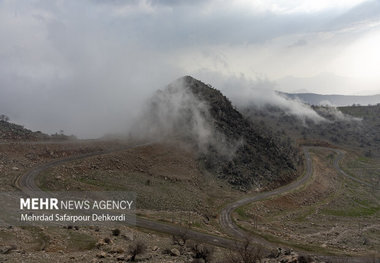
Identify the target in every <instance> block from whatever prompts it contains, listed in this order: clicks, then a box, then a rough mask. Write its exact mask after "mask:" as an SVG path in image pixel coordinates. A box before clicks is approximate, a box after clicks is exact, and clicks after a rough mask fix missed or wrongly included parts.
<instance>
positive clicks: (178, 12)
mask: <svg viewBox="0 0 380 263" xmlns="http://www.w3.org/2000/svg"><path fill="white" fill-rule="evenodd" d="M379 46H380V0H376V1H365V0H278V1H275V0H245V1H244V0H241V1H239V0H236V1H227V0H225V1H224V0H219V1H218V0H209V1H207V0H199V1H194V0H193V1H190V0H189V1H184V0H182V1H179V0H177V1H176V0H151V1H148V0H145V1H144V0H142V1H137V0H135V1H133V0H132V1H123V0H93V1H90V0H87V1H86V0H81V1H78V0H66V1H63V0H45V1H43V0H0V113H4V114H7V115H9V116H10V117H11V119H12V120H14V121H16V122H18V123H21V124H24V125H25V126H26V127H29V128H31V129H33V130H42V131H45V132H48V133H52V132H55V131H59V130H60V129H64V130H65V131H66V132H67V133H74V134H76V135H79V136H80V137H94V136H99V135H101V134H102V133H104V132H109V131H120V130H122V129H123V128H125V127H127V126H128V125H129V123H131V121H132V119H133V116H134V114H135V113H136V111H137V109H138V108H139V107H140V105H141V104H142V102H143V101H144V99H146V98H147V96H149V94H151V93H152V91H154V90H156V89H159V88H162V87H163V86H164V85H166V84H168V83H169V82H171V81H172V80H174V79H176V78H178V77H180V76H182V75H192V76H194V77H196V78H198V79H200V80H202V81H204V82H206V83H210V84H212V85H214V86H216V84H218V85H220V87H218V86H216V88H220V89H222V90H226V92H227V93H230V94H231V93H233V92H238V91H239V88H238V86H239V82H241V83H242V85H247V83H248V85H249V84H252V85H253V86H254V85H260V83H264V87H268V88H272V89H277V90H282V91H289V92H300V91H302V92H307V91H309V92H319V93H325V94H326V93H327V94H332V93H340V94H375V93H380V74H379V69H380V48H379ZM231 79H232V80H233V81H231ZM223 83H224V84H223ZM228 83H234V85H230V86H229V84H228Z"/></svg>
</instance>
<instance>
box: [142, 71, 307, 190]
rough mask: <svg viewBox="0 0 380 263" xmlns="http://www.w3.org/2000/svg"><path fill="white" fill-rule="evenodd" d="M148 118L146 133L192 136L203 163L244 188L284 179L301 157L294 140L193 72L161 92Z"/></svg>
mask: <svg viewBox="0 0 380 263" xmlns="http://www.w3.org/2000/svg"><path fill="white" fill-rule="evenodd" d="M143 119H144V120H145V121H142V123H146V124H147V125H145V126H144V125H140V128H139V131H140V133H139V134H140V135H141V131H145V133H148V135H149V136H151V138H158V137H160V136H162V137H165V138H168V137H175V138H177V139H178V138H179V139H180V140H181V141H185V142H187V144H189V145H192V146H193V147H194V148H196V149H197V150H198V160H199V163H200V164H201V166H202V167H203V168H205V169H206V170H208V171H209V172H211V173H212V174H216V175H217V176H218V177H219V178H222V179H225V180H227V181H228V182H229V183H230V184H232V185H234V186H235V187H236V188H239V189H241V190H248V189H251V188H258V189H260V190H261V189H263V188H268V187H275V186H278V185H281V184H283V183H285V182H287V181H289V180H291V179H292V178H293V177H294V176H295V174H296V168H297V165H298V164H299V162H300V159H299V155H298V151H297V150H296V149H294V148H293V147H292V146H291V144H290V142H289V141H288V140H282V139H280V138H275V137H274V136H273V135H272V133H271V131H270V130H267V129H266V128H265V127H263V126H262V124H259V123H252V122H250V121H249V120H248V119H246V118H244V117H243V115H242V114H241V113H240V112H239V111H237V110H236V109H235V108H234V107H233V105H232V104H231V102H230V101H229V100H228V98H226V97H225V96H224V95H223V94H222V93H221V92H220V91H218V90H217V89H214V88H212V87H211V86H210V85H206V84H204V83H203V82H201V81H199V80H196V79H194V78H192V77H190V76H186V77H183V78H180V79H178V80H176V81H175V82H173V83H172V84H170V85H169V86H168V87H167V88H166V89H164V90H162V91H159V92H157V93H156V94H155V96H154V97H153V98H152V100H151V103H150V106H149V107H148V109H147V111H146V113H145V116H144V118H143ZM140 124H141V123H140ZM142 127H144V128H142ZM147 130H148V131H147Z"/></svg>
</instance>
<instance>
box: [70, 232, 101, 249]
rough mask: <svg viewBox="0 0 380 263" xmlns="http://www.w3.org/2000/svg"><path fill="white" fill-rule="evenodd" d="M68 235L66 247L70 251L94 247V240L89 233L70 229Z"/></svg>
mask: <svg viewBox="0 0 380 263" xmlns="http://www.w3.org/2000/svg"><path fill="white" fill-rule="evenodd" d="M68 235H69V236H68V242H69V243H68V247H67V248H68V250H70V251H84V250H90V249H93V248H95V244H96V240H95V238H94V237H92V236H90V235H87V234H84V233H79V232H74V231H70V232H69V233H68Z"/></svg>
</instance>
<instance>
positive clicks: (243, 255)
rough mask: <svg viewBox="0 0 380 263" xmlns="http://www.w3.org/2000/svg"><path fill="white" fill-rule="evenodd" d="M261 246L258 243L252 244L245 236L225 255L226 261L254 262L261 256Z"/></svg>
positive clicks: (228, 262)
mask: <svg viewBox="0 0 380 263" xmlns="http://www.w3.org/2000/svg"><path fill="white" fill-rule="evenodd" d="M263 253H264V251H263V248H262V247H261V246H260V245H256V246H253V244H252V241H251V240H250V239H248V238H246V239H245V240H244V241H243V242H242V243H237V244H236V245H235V249H234V250H233V251H230V252H229V254H228V255H227V256H226V262H227V263H256V262H261V259H262V258H263Z"/></svg>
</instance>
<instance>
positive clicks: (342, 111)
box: [241, 105, 380, 156]
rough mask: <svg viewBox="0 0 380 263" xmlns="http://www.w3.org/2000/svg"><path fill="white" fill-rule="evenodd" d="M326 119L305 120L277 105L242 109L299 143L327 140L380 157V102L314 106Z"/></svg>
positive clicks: (256, 120)
mask: <svg viewBox="0 0 380 263" xmlns="http://www.w3.org/2000/svg"><path fill="white" fill-rule="evenodd" d="M312 109H313V110H314V111H315V112H317V113H318V114H319V115H320V116H322V117H323V118H324V121H312V120H309V119H306V120H302V119H299V118H297V117H295V116H292V115H289V114H287V113H285V112H284V111H282V110H281V109H280V108H276V107H273V106H271V107H266V108H256V107H246V108H244V109H243V108H242V109H241V111H242V112H243V113H244V115H245V116H246V117H247V118H249V119H250V120H251V121H252V122H255V123H260V122H262V123H264V124H265V125H267V126H268V127H270V128H271V129H272V130H273V131H275V132H276V133H278V134H286V135H289V136H290V137H291V138H293V139H295V140H298V141H299V142H302V143H303V142H307V143H310V142H315V141H319V142H321V141H323V142H325V143H329V144H333V145H338V146H341V147H344V148H347V147H349V148H352V149H354V150H358V151H359V152H361V153H362V154H365V155H366V156H380V133H379V131H380V105H373V106H345V107H337V108H335V107H328V106H312Z"/></svg>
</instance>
